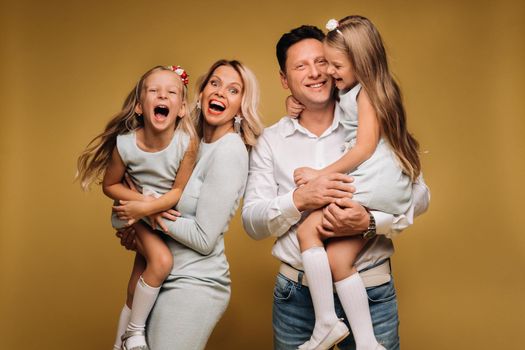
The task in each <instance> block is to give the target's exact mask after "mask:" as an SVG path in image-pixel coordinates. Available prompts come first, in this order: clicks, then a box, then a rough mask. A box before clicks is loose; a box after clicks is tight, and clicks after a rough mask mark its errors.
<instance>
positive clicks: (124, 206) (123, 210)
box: [113, 200, 148, 226]
mask: <svg viewBox="0 0 525 350" xmlns="http://www.w3.org/2000/svg"><path fill="white" fill-rule="evenodd" d="M119 202H120V204H121V205H115V206H113V211H114V212H115V213H116V214H117V217H118V218H119V219H120V220H127V221H128V226H129V225H133V224H134V223H136V222H137V221H139V220H140V219H142V218H143V217H144V216H146V214H147V213H148V204H147V202H146V201H145V202H142V201H123V200H121V201H119Z"/></svg>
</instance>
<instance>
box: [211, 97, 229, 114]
mask: <svg viewBox="0 0 525 350" xmlns="http://www.w3.org/2000/svg"><path fill="white" fill-rule="evenodd" d="M224 110H226V106H225V105H224V103H222V102H220V101H217V100H211V101H210V103H209V105H208V111H210V112H211V113H212V114H221V113H222V112H224Z"/></svg>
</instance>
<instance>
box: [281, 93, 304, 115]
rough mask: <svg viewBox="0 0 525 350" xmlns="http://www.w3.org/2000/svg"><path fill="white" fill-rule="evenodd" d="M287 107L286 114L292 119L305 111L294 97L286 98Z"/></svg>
mask: <svg viewBox="0 0 525 350" xmlns="http://www.w3.org/2000/svg"><path fill="white" fill-rule="evenodd" d="M285 105H286V113H287V114H288V115H289V116H290V117H294V118H296V117H298V116H299V115H300V114H301V113H302V112H303V110H304V105H303V104H302V103H301V102H299V101H297V100H296V99H295V97H293V96H292V95H290V96H288V97H287V98H286V102H285Z"/></svg>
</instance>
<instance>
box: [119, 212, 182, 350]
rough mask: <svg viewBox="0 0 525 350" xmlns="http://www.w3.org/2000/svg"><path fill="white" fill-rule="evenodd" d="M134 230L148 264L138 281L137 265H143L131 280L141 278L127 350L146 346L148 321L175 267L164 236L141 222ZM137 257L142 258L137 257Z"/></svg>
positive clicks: (133, 274) (137, 288) (132, 313)
mask: <svg viewBox="0 0 525 350" xmlns="http://www.w3.org/2000/svg"><path fill="white" fill-rule="evenodd" d="M134 228H135V232H136V235H137V239H138V240H139V244H138V245H139V246H140V247H141V255H142V256H143V258H144V260H145V261H146V264H145V268H144V269H143V270H142V275H140V276H139V277H138V278H137V276H136V275H138V274H139V272H140V271H141V269H140V267H139V266H137V265H140V264H135V266H136V267H137V269H135V266H134V269H133V273H132V278H131V279H134V278H137V282H136V284H135V290H134V293H133V295H132V299H133V302H132V307H131V316H130V321H129V324H128V326H127V329H126V333H125V334H124V338H125V343H126V347H127V348H130V349H131V348H134V347H140V346H145V345H146V338H145V329H146V320H147V319H148V316H149V314H150V311H151V309H152V308H153V305H154V304H155V301H156V300H157V295H158V294H159V291H160V286H161V285H162V282H163V281H164V280H165V279H166V277H167V276H168V274H169V273H170V271H171V268H172V265H173V257H172V255H171V251H170V250H169V248H168V247H167V246H166V244H165V243H164V241H163V240H162V239H161V238H160V236H158V235H157V234H156V233H155V232H153V230H152V229H151V228H150V227H149V226H146V225H145V224H143V223H140V222H139V223H137V224H135V225H134ZM137 256H139V255H138V254H137ZM136 261H137V259H136ZM131 279H130V283H131Z"/></svg>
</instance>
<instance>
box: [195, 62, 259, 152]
mask: <svg viewBox="0 0 525 350" xmlns="http://www.w3.org/2000/svg"><path fill="white" fill-rule="evenodd" d="M220 66H228V67H232V68H233V69H234V70H235V71H236V72H237V73H239V75H240V76H241V79H242V82H243V93H242V100H241V113H242V117H243V118H242V121H241V137H242V139H243V141H244V143H245V144H246V146H248V147H252V146H255V144H256V143H257V137H259V135H260V134H261V133H262V130H263V125H262V123H261V118H260V116H259V112H258V107H259V85H258V84H257V79H256V78H255V75H254V74H253V73H252V71H251V70H250V69H249V68H248V67H246V66H245V65H243V64H242V63H241V62H239V61H236V60H233V61H228V60H218V61H216V62H215V63H213V64H212V65H211V67H210V69H209V70H208V72H207V73H206V74H205V75H203V76H202V77H201V78H199V80H198V83H197V93H196V94H195V95H196V101H198V100H199V98H200V97H199V95H200V93H201V92H202V91H203V90H204V88H205V87H206V85H207V84H208V82H209V81H210V78H211V76H212V75H213V73H214V72H215V70H216V69H217V68H219V67H220ZM195 104H197V103H195ZM193 111H194V119H195V120H196V125H197V126H196V129H197V134H198V135H199V137H202V133H203V123H204V115H203V114H202V110H201V109H199V108H194V109H193Z"/></svg>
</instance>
